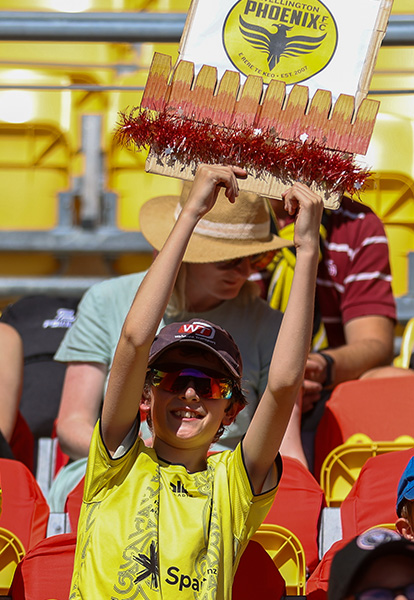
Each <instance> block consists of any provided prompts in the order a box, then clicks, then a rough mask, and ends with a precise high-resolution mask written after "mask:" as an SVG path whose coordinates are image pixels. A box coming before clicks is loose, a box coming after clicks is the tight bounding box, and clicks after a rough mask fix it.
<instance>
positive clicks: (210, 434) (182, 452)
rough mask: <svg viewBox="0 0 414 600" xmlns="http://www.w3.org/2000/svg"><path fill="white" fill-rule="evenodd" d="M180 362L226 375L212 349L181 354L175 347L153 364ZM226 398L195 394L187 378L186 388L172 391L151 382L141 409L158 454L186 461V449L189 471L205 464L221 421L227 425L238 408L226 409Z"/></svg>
mask: <svg viewBox="0 0 414 600" xmlns="http://www.w3.org/2000/svg"><path fill="white" fill-rule="evenodd" d="M158 363H159V364H160V365H161V364H169V363H173V364H174V365H175V364H181V365H182V368H191V367H195V368H199V369H200V370H203V368H205V369H209V370H214V371H217V372H219V373H222V374H223V377H228V376H229V374H228V372H226V371H225V369H224V368H223V364H222V363H221V361H220V360H219V359H218V358H217V357H216V356H214V354H212V353H208V352H203V354H198V353H194V354H192V355H191V356H184V355H183V353H182V352H181V351H180V349H179V348H173V349H171V350H168V351H167V352H165V353H164V354H163V355H162V358H161V359H160V361H157V364H158ZM228 406H229V400H228V399H225V398H222V399H218V400H217V399H205V398H200V397H199V396H198V395H197V392H196V390H195V389H194V388H193V387H192V385H191V381H190V382H189V385H188V386H187V388H186V389H183V390H182V391H181V392H180V393H178V394H175V393H172V392H167V391H165V390H163V389H161V388H160V387H154V386H151V392H150V398H149V399H147V400H146V399H143V403H142V404H141V410H142V411H143V412H144V413H145V412H148V411H151V419H152V427H153V442H152V446H153V448H155V450H156V451H157V454H158V456H160V457H161V458H162V457H163V456H168V457H169V459H168V460H169V462H174V463H183V462H184V461H183V460H181V456H183V458H184V456H185V461H186V465H188V464H189V463H188V457H189V452H192V453H193V460H192V461H191V464H192V466H191V468H189V470H191V471H199V470H203V469H205V468H206V461H205V457H206V455H207V452H208V450H209V447H210V445H211V440H212V439H213V438H214V436H215V434H216V433H217V431H218V429H219V427H220V425H221V424H223V425H229V424H230V423H231V422H232V421H233V419H234V417H235V415H236V414H237V411H238V409H237V408H236V407H234V409H233V407H232V409H231V410H230V411H229V412H226V409H227V407H228Z"/></svg>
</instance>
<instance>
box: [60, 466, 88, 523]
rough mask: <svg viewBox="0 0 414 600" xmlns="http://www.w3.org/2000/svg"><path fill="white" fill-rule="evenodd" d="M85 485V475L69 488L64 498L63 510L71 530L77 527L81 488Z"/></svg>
mask: <svg viewBox="0 0 414 600" xmlns="http://www.w3.org/2000/svg"><path fill="white" fill-rule="evenodd" d="M84 486H85V477H82V479H81V480H80V481H79V483H78V485H77V486H75V487H74V488H73V490H71V491H70V492H69V494H68V496H67V498H66V504H65V512H66V513H68V515H69V523H70V528H71V530H72V531H76V530H77V528H78V521H79V514H80V509H81V506H82V498H83V488H84Z"/></svg>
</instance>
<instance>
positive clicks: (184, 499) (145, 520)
mask: <svg viewBox="0 0 414 600" xmlns="http://www.w3.org/2000/svg"><path fill="white" fill-rule="evenodd" d="M245 176H246V173H245V171H244V170H243V169H240V168H237V167H227V166H226V167H225V166H218V165H215V166H208V165H202V166H201V167H199V168H198V170H197V174H196V177H195V180H194V184H193V186H192V189H191V193H190V195H189V198H188V200H187V203H186V204H185V206H184V207H183V209H182V211H181V213H180V214H179V215H178V216H177V221H176V224H175V226H174V228H173V229H172V231H171V234H170V236H169V237H168V239H167V241H166V243H165V245H164V247H163V248H162V250H161V251H160V253H159V254H158V256H157V258H156V259H155V261H154V263H153V264H152V266H151V268H150V269H149V271H148V274H147V276H146V278H145V279H144V281H143V282H142V284H141V286H140V288H139V290H138V292H137V294H136V296H135V299H134V301H133V303H132V306H131V309H130V311H129V313H128V315H127V317H126V320H125V323H124V327H123V329H122V332H121V336H120V339H119V343H118V347H117V350H116V353H115V358H114V363H113V366H112V371H111V376H110V379H109V384H108V389H107V393H106V396H105V400H104V406H103V410H102V417H101V420H100V422H99V423H98V424H97V426H96V428H95V432H94V435H93V439H92V443H91V448H90V452H89V459H88V468H87V473H86V479H85V492H84V499H83V505H82V511H81V516H80V520H79V527H78V544H77V550H76V557H75V568H74V575H73V580H72V589H71V595H70V598H71V599H79V598H87V599H88V600H89V599H90V598H111V599H121V598H146V599H152V598H174V599H176V598H183V599H184V598H200V599H201V598H203V599H227V598H231V589H232V582H233V576H234V573H235V570H236V568H237V564H238V561H239V559H240V556H241V554H242V552H243V550H244V548H245V546H246V544H247V542H248V540H249V538H250V537H251V536H252V535H253V533H254V532H255V530H256V529H257V527H258V526H259V525H260V523H261V522H262V520H263V519H264V517H265V515H266V513H267V511H268V509H269V508H270V505H271V503H272V501H273V497H274V494H275V491H276V486H277V483H278V480H279V478H280V475H281V463H280V459H278V460H276V458H277V457H278V451H279V447H280V443H281V441H282V438H283V435H284V432H285V429H286V426H287V423H288V421H289V417H290V413H291V410H292V407H293V404H294V401H295V398H296V396H297V394H298V393H299V389H300V386H301V383H302V378H303V372H304V368H305V362H306V356H307V353H308V350H309V346H310V338H311V329H312V319H313V297H314V289H315V279H316V270H317V264H318V253H319V248H318V243H319V225H320V219H321V215H322V202H321V199H320V198H319V196H317V195H316V194H315V193H313V192H312V191H311V190H310V189H309V188H307V187H306V186H304V185H302V184H295V185H294V186H292V188H290V189H289V190H288V191H287V192H286V193H285V195H284V202H285V207H286V209H287V210H288V211H289V212H290V213H291V214H294V213H296V212H297V214H298V216H297V222H296V232H295V245H296V248H297V264H296V269H295V276H294V281H293V285H292V291H291V297H290V300H289V306H288V308H287V310H286V313H285V316H284V318H283V323H282V326H281V329H280V333H279V336H278V338H277V343H276V348H275V353H274V358H273V359H272V365H271V368H270V371H269V380H268V385H267V388H266V390H265V392H264V394H263V397H262V400H261V401H260V404H259V407H258V409H257V410H256V412H255V414H254V417H253V419H252V421H251V424H250V426H249V429H248V431H247V433H246V435H245V437H244V439H243V441H242V443H241V444H239V445H238V446H237V448H236V450H234V451H232V452H230V451H227V452H223V453H219V454H216V455H214V456H211V457H209V458H207V455H208V450H209V447H210V445H211V443H212V442H213V440H214V439H216V437H217V435H218V434H219V432H220V430H221V428H222V427H224V426H226V425H228V424H230V423H231V422H232V421H233V420H234V419H235V417H236V415H237V413H238V412H239V410H240V409H241V408H242V406H243V404H244V399H243V396H242V392H241V389H240V379H241V373H242V365H241V359H240V355H239V353H238V349H237V347H236V345H235V343H234V341H233V340H232V338H231V337H230V336H229V335H228V334H227V333H226V332H225V331H224V330H221V329H220V328H218V327H215V326H214V325H212V324H210V323H204V322H203V323H201V324H200V323H197V322H194V321H193V322H191V323H183V324H171V325H168V326H167V327H165V328H164V329H163V330H162V331H161V333H160V335H159V336H158V338H157V339H156V340H155V341H154V337H155V334H156V331H157V327H158V324H159V322H160V320H161V317H162V315H163V314H164V311H165V309H166V306H167V303H168V300H169V298H170V295H171V293H172V290H173V287H174V283H175V280H176V276H177V273H178V270H179V267H180V264H181V261H182V259H183V256H184V253H185V250H186V246H187V244H188V241H189V239H190V237H191V235H192V233H193V231H194V229H195V227H196V225H197V223H198V222H199V220H200V219H201V218H202V217H203V216H204V215H205V214H207V212H208V211H209V210H210V209H211V208H212V207H213V206H214V203H215V200H216V198H217V193H218V188H219V186H224V187H225V188H226V196H227V198H228V199H229V201H230V202H231V203H236V206H235V209H237V194H238V185H237V177H245ZM248 226H249V224H246V227H248ZM240 327H243V323H240ZM140 399H141V410H142V411H143V412H144V413H146V414H147V415H149V416H150V422H151V427H152V430H153V440H152V448H146V447H145V445H144V444H143V442H142V441H141V440H140V439H139V437H138V427H137V415H138V414H139V404H140Z"/></svg>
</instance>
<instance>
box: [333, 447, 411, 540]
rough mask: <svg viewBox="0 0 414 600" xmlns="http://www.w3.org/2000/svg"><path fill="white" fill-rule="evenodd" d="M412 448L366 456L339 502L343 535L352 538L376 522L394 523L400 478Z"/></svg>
mask: <svg viewBox="0 0 414 600" xmlns="http://www.w3.org/2000/svg"><path fill="white" fill-rule="evenodd" d="M412 456H414V448H410V449H409V450H400V451H397V452H388V453H386V454H381V455H379V456H373V457H372V458H369V459H368V460H367V462H366V463H365V465H364V466H363V467H362V469H361V472H360V474H359V477H358V479H357V480H356V482H355V483H354V485H353V487H352V489H351V491H350V492H349V494H348V496H347V497H346V498H345V500H344V501H343V502H342V505H341V521H342V537H344V538H350V537H355V536H356V535H359V534H361V533H363V532H364V531H366V530H367V529H370V528H371V527H375V526H376V525H384V524H390V523H395V520H396V518H397V514H396V510H395V504H396V499H397V488H398V482H399V480H400V477H401V475H402V473H403V471H404V469H405V467H406V466H407V463H408V461H409V460H410V458H411V457H412Z"/></svg>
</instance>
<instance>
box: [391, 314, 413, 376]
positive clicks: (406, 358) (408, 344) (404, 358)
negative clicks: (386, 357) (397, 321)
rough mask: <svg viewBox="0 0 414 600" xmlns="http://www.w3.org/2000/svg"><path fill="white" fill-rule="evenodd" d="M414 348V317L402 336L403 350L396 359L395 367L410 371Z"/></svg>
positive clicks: (401, 349)
mask: <svg viewBox="0 0 414 600" xmlns="http://www.w3.org/2000/svg"><path fill="white" fill-rule="evenodd" d="M413 348H414V317H413V318H412V319H410V320H409V321H408V323H407V324H406V326H405V327H404V330H403V333H402V336H401V348H400V353H399V355H398V356H396V357H395V358H394V361H393V364H394V366H395V367H400V368H402V369H408V368H409V367H410V361H411V355H412V353H413Z"/></svg>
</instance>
